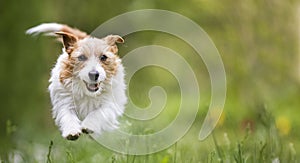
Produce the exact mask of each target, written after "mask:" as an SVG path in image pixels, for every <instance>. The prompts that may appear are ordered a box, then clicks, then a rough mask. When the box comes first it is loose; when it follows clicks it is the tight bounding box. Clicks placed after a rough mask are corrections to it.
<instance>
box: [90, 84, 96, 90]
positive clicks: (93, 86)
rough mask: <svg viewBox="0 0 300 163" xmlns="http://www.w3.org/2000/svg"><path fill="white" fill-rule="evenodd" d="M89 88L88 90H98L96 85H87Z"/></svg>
mask: <svg viewBox="0 0 300 163" xmlns="http://www.w3.org/2000/svg"><path fill="white" fill-rule="evenodd" d="M89 88H90V89H97V88H98V84H89Z"/></svg>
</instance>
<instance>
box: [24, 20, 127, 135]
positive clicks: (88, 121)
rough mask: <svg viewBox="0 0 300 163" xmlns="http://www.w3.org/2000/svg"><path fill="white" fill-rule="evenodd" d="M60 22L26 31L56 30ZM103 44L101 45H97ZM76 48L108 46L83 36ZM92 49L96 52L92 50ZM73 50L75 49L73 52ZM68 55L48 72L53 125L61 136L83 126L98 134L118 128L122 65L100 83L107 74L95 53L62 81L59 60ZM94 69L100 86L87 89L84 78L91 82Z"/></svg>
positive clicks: (79, 130)
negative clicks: (90, 76)
mask: <svg viewBox="0 0 300 163" xmlns="http://www.w3.org/2000/svg"><path fill="white" fill-rule="evenodd" d="M61 26H62V25H60V24H56V23H48V24H42V25H39V26H37V27H33V28H31V29H29V30H27V32H26V33H28V34H35V33H44V32H53V31H59V30H60V28H61ZM101 41H102V42H103V43H102V42H101ZM99 44H100V45H102V44H103V47H101V46H99ZM78 45H79V48H80V46H81V45H84V46H86V47H84V46H82V47H83V48H86V49H88V51H89V53H91V54H94V53H95V52H98V51H99V50H102V53H106V54H107V55H108V56H112V55H114V54H111V53H110V52H106V51H105V49H107V48H106V47H107V45H106V44H105V42H104V41H103V40H102V39H96V38H91V37H88V38H85V39H83V40H80V41H79V42H78ZM93 50H95V52H94V51H93ZM75 53H76V52H75ZM67 57H68V54H67V52H66V51H65V49H63V53H62V54H61V55H60V56H59V58H58V59H57V62H56V64H55V67H54V68H53V69H52V71H51V78H50V80H49V82H50V85H49V87H48V89H49V92H50V97H51V102H52V105H53V109H52V114H53V118H54V119H55V123H56V125H57V126H58V127H59V129H60V131H61V132H62V136H63V137H64V138H67V137H68V136H79V135H80V134H81V133H82V131H83V130H84V129H88V131H92V132H94V133H97V134H101V133H102V132H103V131H109V130H113V129H116V128H117V127H118V117H119V116H121V115H122V114H123V112H124V106H125V104H126V102H127V97H126V94H125V89H126V85H125V81H124V68H123V66H122V64H121V60H120V59H118V60H117V62H118V63H119V65H118V68H117V72H116V74H115V75H114V76H113V77H112V78H111V80H110V82H109V83H105V82H103V81H104V80H105V79H106V77H107V75H106V73H105V71H104V69H103V68H102V67H101V64H99V62H97V61H96V60H97V59H99V58H96V57H94V56H91V57H90V58H89V59H88V60H87V61H86V64H85V66H84V67H83V68H82V69H80V71H78V72H73V73H74V74H73V76H72V77H71V78H69V79H66V81H64V83H61V81H60V73H61V71H62V70H63V67H62V65H63V64H62V63H63V61H64V60H65V59H66V58H67ZM91 70H97V71H98V72H99V73H100V76H99V79H98V81H97V82H100V83H101V85H100V89H99V90H98V91H96V92H89V91H88V90H87V88H86V85H85V84H84V82H83V80H85V81H87V82H90V81H89V78H88V72H90V71H91Z"/></svg>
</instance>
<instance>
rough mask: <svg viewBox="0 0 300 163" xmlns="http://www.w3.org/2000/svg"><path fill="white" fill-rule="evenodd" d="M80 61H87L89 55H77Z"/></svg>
mask: <svg viewBox="0 0 300 163" xmlns="http://www.w3.org/2000/svg"><path fill="white" fill-rule="evenodd" d="M77 58H78V60H79V61H86V60H87V57H86V56H85V55H80V56H79V57H77Z"/></svg>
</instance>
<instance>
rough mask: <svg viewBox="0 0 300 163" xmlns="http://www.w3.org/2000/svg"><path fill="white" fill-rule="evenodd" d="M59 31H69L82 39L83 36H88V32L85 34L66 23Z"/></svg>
mask: <svg viewBox="0 0 300 163" xmlns="http://www.w3.org/2000/svg"><path fill="white" fill-rule="evenodd" d="M61 31H62V32H66V33H71V34H73V35H74V36H76V37H77V38H78V39H84V38H85V37H88V34H86V33H85V32H82V31H80V30H79V29H76V28H71V27H69V26H67V25H64V27H63V28H62V30H61Z"/></svg>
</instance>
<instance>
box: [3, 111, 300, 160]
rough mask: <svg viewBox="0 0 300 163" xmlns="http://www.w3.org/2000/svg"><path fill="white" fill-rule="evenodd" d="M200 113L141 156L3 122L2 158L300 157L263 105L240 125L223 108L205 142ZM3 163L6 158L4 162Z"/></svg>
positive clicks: (296, 142) (83, 138)
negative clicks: (179, 134) (6, 147)
mask: <svg viewBox="0 0 300 163" xmlns="http://www.w3.org/2000/svg"><path fill="white" fill-rule="evenodd" d="M204 115H205V112H199V113H198V116H197V118H196V120H195V122H194V124H193V126H192V127H191V129H190V130H189V132H188V133H187V134H186V135H185V136H184V137H183V138H182V139H180V140H179V141H178V142H176V143H175V144H173V145H172V146H170V147H169V148H167V149H165V150H163V151H160V152H157V153H154V154H149V155H141V156H135V155H126V154H120V153H116V152H114V151H111V150H109V149H107V148H105V147H103V146H102V145H101V144H99V143H98V142H96V141H95V140H93V139H92V138H91V137H90V136H88V135H82V136H81V137H80V138H79V139H78V140H77V141H67V140H65V139H63V138H62V137H61V136H60V133H59V132H58V130H57V129H55V128H51V129H50V130H51V132H49V130H48V131H47V130H45V131H44V132H36V133H35V131H34V130H35V129H25V130H24V129H19V128H17V127H16V126H14V125H13V124H12V122H7V136H10V140H11V141H13V142H14V145H13V146H11V147H12V148H11V149H10V151H9V152H8V155H6V157H7V158H6V159H8V160H9V161H8V162H32V163H33V162H47V163H56V162H70V163H78V162H82V163H83V162H111V163H114V162H116V163H117V162H126V163H128V162H129V163H133V162H136V163H140V162H150V163H152V162H160V163H175V162H177V163H181V162H205V163H206V162H207V163H210V162H237V163H244V162H253V163H254V162H272V163H277V162H298V161H299V153H297V150H296V149H298V147H299V139H297V138H296V137H291V136H289V134H290V132H291V131H288V132H289V133H285V132H287V131H285V130H284V129H286V128H287V127H288V126H283V127H284V128H283V129H282V128H280V127H282V126H280V125H278V124H277V125H276V119H275V118H274V116H273V115H272V114H271V113H270V112H269V110H268V109H266V108H260V111H259V112H257V115H255V116H257V118H256V119H255V120H254V119H252V120H251V119H246V120H243V121H241V122H238V123H237V122H236V119H235V118H234V117H232V115H230V113H229V112H227V111H226V110H225V111H224V113H223V115H222V117H221V119H220V121H219V123H218V125H217V128H216V129H215V130H214V131H213V133H212V134H211V135H210V136H209V137H208V138H207V139H205V140H204V141H199V140H198V134H199V128H200V127H199V126H201V123H202V121H203V117H204ZM277 121H278V120H277ZM281 121H283V120H281ZM132 125H133V126H134V124H132ZM156 125H158V124H156ZM152 126H155V124H153V125H152ZM142 127H143V128H142ZM142 127H141V126H139V127H137V128H135V130H136V131H135V132H139V133H146V132H148V133H149V128H151V126H150V125H148V124H146V125H144V126H142ZM132 128H134V127H132ZM145 128H146V129H147V128H148V131H145V130H146V129H145ZM154 128H155V127H154ZM26 132H30V133H31V134H28V133H26ZM152 132H153V131H152ZM22 135H27V136H25V137H23V136H22ZM28 135H30V136H28ZM2 162H6V161H4V160H2Z"/></svg>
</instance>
